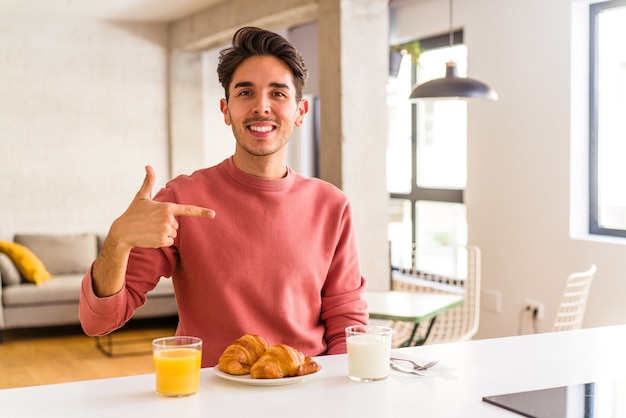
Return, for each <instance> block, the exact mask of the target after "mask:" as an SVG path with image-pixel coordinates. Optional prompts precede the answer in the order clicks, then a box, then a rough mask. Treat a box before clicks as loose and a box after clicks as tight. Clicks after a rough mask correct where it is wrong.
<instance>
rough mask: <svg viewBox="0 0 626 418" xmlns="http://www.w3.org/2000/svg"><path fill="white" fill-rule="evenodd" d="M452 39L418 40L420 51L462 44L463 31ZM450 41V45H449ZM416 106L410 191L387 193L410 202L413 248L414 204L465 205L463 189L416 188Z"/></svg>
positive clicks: (413, 112)
mask: <svg viewBox="0 0 626 418" xmlns="http://www.w3.org/2000/svg"><path fill="white" fill-rule="evenodd" d="M452 35H453V36H452V38H451V37H450V34H449V33H446V34H442V35H436V36H432V37H428V38H424V39H419V43H420V46H421V48H422V50H428V49H436V48H442V47H446V46H451V45H458V44H462V43H463V30H457V31H454V32H453V34H452ZM451 41H452V43H450V42H451ZM411 74H412V76H411V77H412V79H411V83H412V84H414V85H415V84H416V81H417V80H416V68H415V63H413V64H412V69H411ZM417 119H418V117H417V104H416V103H413V104H411V155H412V156H413V158H412V161H411V178H412V179H413V181H411V191H410V192H409V193H393V192H390V193H389V197H390V198H391V199H397V200H408V201H410V202H411V225H413V228H412V230H411V241H412V245H413V246H415V245H416V243H417V228H416V224H417V212H416V204H417V202H418V201H430V202H447V203H463V204H464V203H465V194H464V191H465V190H464V189H440V188H426V187H420V186H418V184H417V182H416V181H415V179H417V140H418V138H417V123H418V120H417Z"/></svg>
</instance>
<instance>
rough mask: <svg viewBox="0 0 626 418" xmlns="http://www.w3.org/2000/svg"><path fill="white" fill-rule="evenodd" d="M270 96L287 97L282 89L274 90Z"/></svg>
mask: <svg viewBox="0 0 626 418" xmlns="http://www.w3.org/2000/svg"><path fill="white" fill-rule="evenodd" d="M272 96H276V97H287V95H286V94H285V93H283V92H282V91H275V92H273V93H272Z"/></svg>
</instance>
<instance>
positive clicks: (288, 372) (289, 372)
mask: <svg viewBox="0 0 626 418" xmlns="http://www.w3.org/2000/svg"><path fill="white" fill-rule="evenodd" d="M318 370H319V365H318V364H317V363H316V362H315V361H313V359H311V358H310V357H305V356H304V354H302V353H301V352H300V351H298V350H296V349H295V348H293V347H291V346H288V345H287V344H276V345H273V346H271V347H270V348H268V349H267V350H266V351H265V353H263V355H262V356H261V358H260V359H259V360H258V361H257V362H256V363H254V364H253V365H252V368H251V369H250V376H251V377H252V378H253V379H280V378H281V377H291V376H303V375H305V374H310V373H314V372H316V371H318Z"/></svg>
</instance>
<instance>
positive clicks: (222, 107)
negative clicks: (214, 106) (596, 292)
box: [220, 99, 230, 125]
mask: <svg viewBox="0 0 626 418" xmlns="http://www.w3.org/2000/svg"><path fill="white" fill-rule="evenodd" d="M220 112H222V113H223V114H224V123H225V124H226V125H230V115H229V114H228V102H226V99H220Z"/></svg>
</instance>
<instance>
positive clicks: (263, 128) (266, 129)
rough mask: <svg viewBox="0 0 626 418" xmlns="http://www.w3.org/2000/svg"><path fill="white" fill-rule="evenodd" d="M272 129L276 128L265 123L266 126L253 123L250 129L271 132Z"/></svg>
mask: <svg viewBox="0 0 626 418" xmlns="http://www.w3.org/2000/svg"><path fill="white" fill-rule="evenodd" d="M272 129H274V127H273V126H270V125H264V126H253V125H251V126H250V130H251V131H254V132H269V131H271V130H272Z"/></svg>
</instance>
